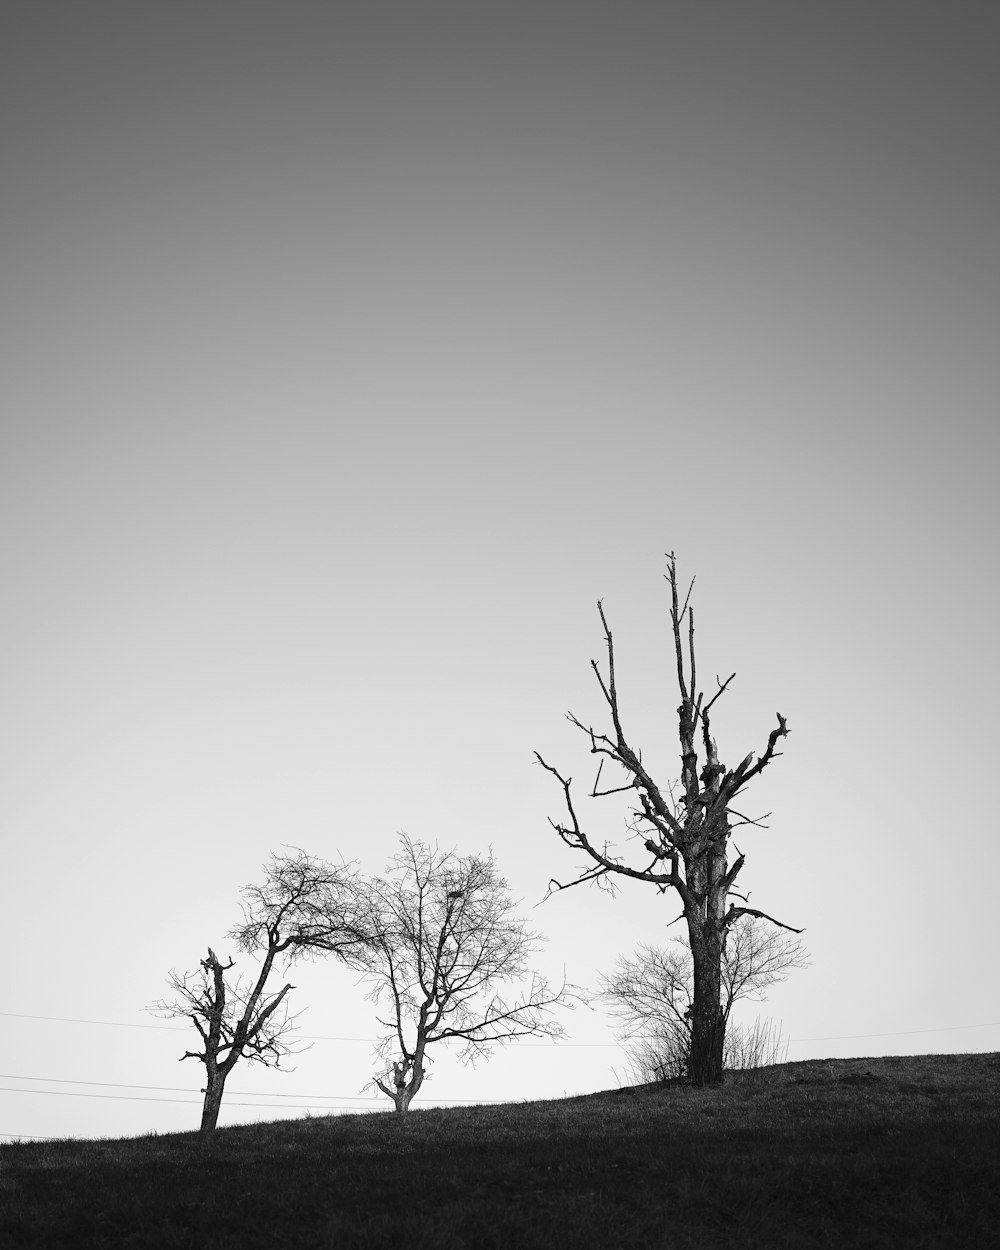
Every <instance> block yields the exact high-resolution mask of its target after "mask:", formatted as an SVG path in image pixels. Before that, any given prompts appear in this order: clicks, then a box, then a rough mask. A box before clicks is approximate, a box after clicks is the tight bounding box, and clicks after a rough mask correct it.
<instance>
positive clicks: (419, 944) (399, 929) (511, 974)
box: [347, 834, 568, 1112]
mask: <svg viewBox="0 0 1000 1250" xmlns="http://www.w3.org/2000/svg"><path fill="white" fill-rule="evenodd" d="M400 840H401V844H402V845H401V849H400V851H399V853H398V854H397V855H396V856H395V857H394V858H393V859H392V860H391V861H390V863H389V866H388V870H387V873H386V877H385V878H384V879H378V878H376V879H375V880H373V881H372V883H371V895H370V900H369V907H368V915H367V918H366V920H365V922H364V927H365V929H366V931H367V932H368V934H369V935H370V938H371V940H370V941H369V942H368V943H366V944H365V945H364V946H363V947H359V948H358V949H357V950H356V951H354V952H352V953H350V954H349V955H348V956H347V960H348V963H349V964H351V965H352V966H354V967H356V968H357V969H358V970H360V971H361V972H362V973H363V974H364V977H365V979H366V980H367V981H368V982H369V983H370V985H371V986H372V989H371V995H370V997H371V998H372V1000H373V1001H374V1002H375V1003H383V1004H385V1006H386V1007H387V1009H388V1011H387V1015H386V1017H385V1018H380V1019H379V1024H380V1025H382V1027H383V1028H385V1029H386V1030H388V1036H387V1037H386V1038H385V1040H384V1041H383V1043H382V1044H381V1046H380V1048H379V1053H380V1054H381V1055H382V1056H383V1058H386V1059H387V1058H388V1056H389V1054H390V1053H392V1052H395V1054H396V1055H398V1056H399V1057H398V1058H397V1059H395V1060H394V1061H393V1062H392V1067H391V1075H390V1073H389V1072H388V1071H387V1070H383V1072H382V1073H381V1074H380V1075H378V1076H376V1077H374V1078H373V1081H374V1083H375V1085H376V1086H377V1087H378V1088H379V1089H380V1090H381V1091H382V1093H383V1094H385V1095H386V1096H387V1097H388V1098H391V1099H392V1101H393V1105H394V1106H395V1108H396V1110H397V1111H398V1112H405V1111H406V1110H408V1108H409V1106H410V1103H411V1102H412V1101H413V1099H414V1097H415V1096H416V1094H417V1093H418V1091H419V1090H420V1088H421V1086H422V1085H423V1083H424V1080H425V1078H426V1075H427V1063H428V1053H427V1052H428V1050H429V1049H430V1048H431V1047H432V1046H437V1045H439V1044H441V1043H447V1042H451V1043H454V1044H457V1045H458V1046H460V1047H461V1052H460V1053H461V1057H462V1058H463V1059H465V1060H467V1061H471V1062H475V1060H476V1059H477V1058H478V1057H480V1056H485V1055H486V1054H487V1053H488V1052H489V1049H490V1047H491V1046H493V1045H495V1044H497V1043H501V1044H502V1043H505V1042H509V1041H511V1040H513V1039H514V1038H517V1037H559V1036H561V1035H562V1033H563V1028H562V1026H561V1025H560V1024H559V1023H558V1022H557V1021H556V1020H554V1019H553V1018H552V1017H551V1015H550V1013H551V1010H552V1008H553V1007H556V1006H560V1005H568V1004H567V1001H566V1000H567V998H568V988H567V987H566V986H565V985H564V986H563V987H562V988H560V989H559V990H554V989H552V988H550V986H549V984H548V982H547V981H546V980H545V978H544V977H542V976H539V975H538V974H537V973H534V972H532V971H531V970H530V968H529V966H528V964H529V961H530V957H531V955H532V954H533V953H534V952H535V951H536V950H537V948H538V946H539V945H540V943H541V940H542V939H541V938H540V937H539V935H538V934H536V933H534V932H533V931H531V930H530V929H528V928H527V926H526V925H525V923H524V922H523V921H522V920H521V919H520V918H518V917H517V916H516V915H515V914H514V903H513V900H512V899H511V898H510V897H509V896H508V894H507V892H506V891H507V883H506V881H504V879H503V878H502V877H501V876H500V874H499V873H498V871H497V869H496V866H495V864H494V862H493V856H492V854H489V855H487V856H477V855H469V856H460V855H458V854H457V853H456V852H455V851H440V850H438V849H437V848H436V847H432V846H428V845H427V844H426V843H424V842H420V841H414V840H411V839H410V838H408V837H407V836H406V835H405V834H402V835H400ZM505 987H511V991H512V992H511V993H510V994H509V995H507V996H505V995H504V994H503V993H501V991H502V990H503V989H504V988H505Z"/></svg>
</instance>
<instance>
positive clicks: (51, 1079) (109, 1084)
mask: <svg viewBox="0 0 1000 1250" xmlns="http://www.w3.org/2000/svg"><path fill="white" fill-rule="evenodd" d="M0 1081H39V1082H48V1083H51V1084H54V1085H95V1086H99V1087H100V1088H103V1089H153V1090H157V1091H159V1092H161V1093H171V1094H198V1093H201V1092H202V1091H201V1090H194V1089H189V1088H188V1087H187V1086H185V1085H133V1084H131V1083H128V1082H122V1081H78V1080H76V1079H75V1078H73V1077H62V1076H18V1075H16V1074H14V1073H11V1072H0ZM12 1088H13V1087H11V1086H8V1085H4V1086H0V1089H6V1090H8V1091H9V1090H11V1089H12ZM14 1092H15V1093H19V1094H62V1093H71V1092H72V1091H70V1090H59V1089H42V1090H36V1089H21V1090H18V1089H15V1090H14ZM226 1092H227V1093H229V1094H235V1095H236V1096H237V1097H245V1098H308V1099H312V1100H315V1101H319V1100H320V1099H326V1098H336V1099H338V1100H339V1101H340V1102H381V1101H382V1096H381V1095H380V1094H303V1093H298V1092H296V1093H290V1094H271V1093H263V1092H262V1091H261V1090H256V1089H233V1090H227V1091H226ZM78 1096H79V1097H89V1098H100V1097H107V1098H111V1097H115V1095H112V1094H106V1095H101V1094H87V1095H84V1094H81V1095H78ZM119 1097H120V1095H119ZM150 1101H157V1100H156V1099H151V1100H150ZM162 1101H164V1102H176V1101H184V1100H183V1099H173V1098H166V1099H163V1100H162ZM440 1101H442V1102H467V1103H473V1104H479V1103H482V1102H497V1101H498V1100H497V1099H479V1098H444V1099H441V1100H440ZM232 1105H237V1104H232ZM253 1105H255V1106H256V1105H260V1106H268V1105H269V1104H267V1103H261V1104H253ZM277 1109H278V1108H277V1107H276V1108H275V1110H277Z"/></svg>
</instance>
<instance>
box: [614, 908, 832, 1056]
mask: <svg viewBox="0 0 1000 1250" xmlns="http://www.w3.org/2000/svg"><path fill="white" fill-rule="evenodd" d="M808 963H809V960H808V956H807V953H806V951H805V948H804V947H803V945H802V941H801V939H800V938H798V937H795V936H793V935H792V934H790V933H786V932H784V931H783V930H778V929H773V928H770V927H766V925H765V922H764V921H761V920H760V919H758V918H757V917H756V916H741V917H740V918H739V919H738V920H737V921H736V922H735V923H734V924H733V925H732V926H731V927H730V929H729V931H728V932H727V934H726V945H725V947H724V948H723V952H722V969H721V971H722V1002H721V1006H722V1016H723V1021H724V1024H725V1026H726V1034H725V1049H724V1052H723V1059H724V1064H725V1067H726V1068H727V1069H730V1070H732V1069H736V1068H745V1067H752V1066H759V1065H760V1064H762V1063H766V1062H768V1061H771V1062H776V1059H774V1058H773V1056H774V1055H775V1054H776V1051H777V1048H778V1047H779V1046H780V1038H779V1037H777V1036H775V1035H774V1032H773V1030H772V1029H771V1028H770V1027H769V1026H766V1025H764V1024H761V1022H760V1021H757V1022H756V1023H755V1024H754V1025H752V1026H750V1027H749V1028H746V1029H736V1030H735V1031H734V1030H733V1029H731V1028H730V1027H729V1025H730V1015H731V1013H732V1010H733V1007H734V1006H735V1005H736V1003H738V1002H740V1001H741V1000H743V999H752V1000H756V1001H761V1000H763V999H764V998H765V997H766V995H767V991H768V990H769V989H770V988H771V986H773V985H777V984H779V983H780V982H782V981H784V980H786V979H787V977H788V976H789V975H790V974H791V973H792V972H793V971H794V970H795V969H796V968H805V967H807V966H808ZM601 988H602V993H603V997H604V998H605V999H606V1000H607V1001H608V1002H609V1004H610V1007H611V1011H612V1014H613V1015H614V1016H616V1017H617V1019H618V1020H619V1021H620V1022H621V1023H622V1026H623V1039H624V1040H627V1041H628V1042H630V1043H631V1050H632V1056H633V1061H634V1063H635V1066H636V1068H637V1070H638V1071H640V1072H642V1073H643V1074H644V1076H645V1079H647V1080H670V1079H674V1078H677V1077H680V1076H682V1075H683V1073H684V1072H685V1071H686V1069H687V1061H688V1056H689V1054H690V1050H691V1016H692V1014H693V1009H694V968H693V962H692V959H691V946H690V943H689V942H688V941H687V940H686V939H685V938H683V937H680V938H675V939H674V941H673V942H672V943H671V946H670V947H669V948H667V947H662V946H648V945H643V946H640V947H639V948H638V950H637V952H636V954H635V955H634V956H632V957H630V958H626V957H624V956H623V957H622V958H620V959H619V960H618V962H617V964H616V965H615V967H614V969H613V971H612V972H611V974H610V975H609V976H606V977H602V978H601Z"/></svg>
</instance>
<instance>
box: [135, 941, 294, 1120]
mask: <svg viewBox="0 0 1000 1250" xmlns="http://www.w3.org/2000/svg"><path fill="white" fill-rule="evenodd" d="M276 953H277V952H276V951H269V952H268V956H269V957H265V960H264V965H263V967H262V968H261V970H260V973H259V975H258V977H257V979H256V980H255V981H254V982H253V984H252V985H251V986H249V987H246V986H243V985H241V984H239V983H237V984H236V985H233V986H230V985H227V984H226V973H227V972H228V971H229V969H230V968H232V966H233V961H232V959H230V960H229V962H228V963H225V964H223V963H222V962H221V961H220V960H219V958H218V956H217V955H216V954H215V951H213V950H212V948H211V947H209V948H208V958H207V959H203V960H202V961H201V967H200V969H199V971H198V972H197V973H188V972H185V973H177V972H171V974H170V978H169V982H168V983H169V985H170V988H171V989H172V990H173V991H174V997H173V998H172V999H161V1000H160V1001H159V1002H157V1003H154V1004H153V1006H152V1008H150V1010H152V1011H154V1012H156V1014H157V1015H161V1016H164V1017H166V1018H168V1019H170V1018H172V1017H178V1016H181V1017H187V1018H188V1019H190V1020H191V1022H192V1023H193V1024H194V1027H195V1028H196V1029H197V1030H198V1034H199V1036H200V1037H201V1041H202V1048H201V1050H186V1051H185V1052H184V1054H183V1055H181V1062H183V1061H184V1060H185V1059H197V1060H199V1061H200V1062H201V1063H203V1064H204V1065H205V1088H204V1090H203V1091H202V1092H203V1093H204V1095H205V1102H204V1105H203V1107H202V1113H201V1136H202V1139H203V1140H205V1141H207V1140H208V1139H209V1138H210V1137H211V1136H212V1134H213V1133H214V1132H215V1127H216V1125H217V1124H218V1122H219V1110H220V1108H221V1106H222V1095H223V1092H224V1091H225V1087H226V1079H227V1078H228V1076H229V1074H230V1072H232V1070H233V1068H235V1067H236V1064H237V1063H238V1062H239V1061H240V1059H243V1058H245V1059H247V1060H248V1061H249V1062H251V1063H261V1064H264V1066H265V1067H278V1066H279V1065H280V1062H281V1059H282V1058H283V1057H284V1056H285V1055H287V1054H289V1053H290V1051H291V1047H290V1046H289V1045H288V1043H287V1042H286V1040H285V1039H286V1038H287V1036H288V1033H289V1031H290V1029H291V1027H292V1021H291V1020H290V1018H289V1017H288V1014H287V1009H285V1010H283V1011H282V1012H281V1013H279V1012H278V1008H279V1007H281V1006H282V1004H283V1003H284V1002H285V998H286V995H287V994H288V993H289V992H290V991H291V990H292V988H293V987H292V986H291V985H285V986H284V987H283V988H282V989H281V990H279V992H278V993H277V994H272V995H270V996H269V997H266V996H265V994H264V989H265V985H266V982H267V979H268V976H269V975H270V972H271V966H272V964H273V962H274V955H275V954H276Z"/></svg>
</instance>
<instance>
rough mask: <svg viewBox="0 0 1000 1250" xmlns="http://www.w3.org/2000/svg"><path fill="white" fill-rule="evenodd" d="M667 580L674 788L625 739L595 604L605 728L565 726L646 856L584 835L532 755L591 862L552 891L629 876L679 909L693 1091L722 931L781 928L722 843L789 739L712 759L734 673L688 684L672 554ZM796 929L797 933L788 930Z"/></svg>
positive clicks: (718, 1028)
mask: <svg viewBox="0 0 1000 1250" xmlns="http://www.w3.org/2000/svg"><path fill="white" fill-rule="evenodd" d="M666 579H667V581H668V582H669V584H670V593H671V607H670V619H671V624H672V630H673V642H674V652H675V659H676V665H677V684H678V688H679V691H680V706H679V707H678V709H677V715H678V735H679V741H680V764H681V769H680V786H679V788H678V789H677V790H675V789H674V787H673V786H672V785H667V786H661V785H660V784H658V783H657V781H656V780H654V778H653V776H652V774H651V773H650V772H649V770H648V767H647V765H646V763H645V762H644V761H643V758H642V754H641V752H640V751H639V750H638V749H637V748H635V747H634V746H633V745H632V744H631V742H630V741H629V740H628V738H627V737H626V735H625V730H624V727H623V724H622V717H621V709H620V706H619V699H618V689H617V686H616V684H615V653H614V643H613V640H612V636H611V630H610V629H609V627H608V622H607V619H606V618H605V615H604V607H603V605H602V604H601V603H600V602H598V605H597V610H598V612H599V614H600V617H601V624H602V626H603V627H604V639H605V643H606V645H607V651H608V667H607V676H606V677H605V676H604V675H603V674H602V672H601V668H600V666H599V665H598V663H597V661H596V660H595V661H591V667H592V668H593V670H594V673H595V675H596V677H597V681H598V683H599V685H600V688H601V693H602V694H603V696H604V699H605V701H606V703H607V705H608V710H609V712H610V716H611V725H612V729H611V732H610V733H599V732H597V730H596V729H594V728H593V727H592V726H587V725H584V724H583V723H582V722H581V721H580V720H578V719H577V718H576V717H575V716H573V715H572V713H570V714H569V720H570V721H571V722H572V723H573V724H574V725H575V726H576V727H577V728H578V729H580V730H581V731H582V732H583V733H584V734H586V736H587V739H588V741H589V743H590V751H591V754H593V755H597V756H600V757H601V759H600V764H599V766H598V770H597V777H596V779H595V781H594V785H593V788H592V791H591V795H590V797H591V798H601V797H605V796H607V795H610V794H620V793H628V794H632V795H633V796H636V797H637V800H638V804H639V806H638V807H637V808H634V809H632V811H631V813H630V818H629V820H630V828H631V830H632V832H633V834H634V835H636V836H637V840H638V842H639V845H640V846H641V847H642V848H643V850H644V851H645V858H638V857H637V856H633V857H632V862H627V861H626V860H625V859H623V858H621V857H619V856H617V855H615V854H613V853H612V851H611V850H610V849H609V848H608V846H607V845H606V844H605V843H603V842H598V841H597V840H596V839H595V838H593V837H592V836H591V835H590V834H589V833H588V831H587V830H586V829H585V828H584V826H583V825H582V824H581V822H580V819H579V817H578V814H577V811H576V807H575V805H574V803H573V798H572V794H571V791H570V786H571V782H572V778H570V777H564V776H563V775H562V774H561V773H560V772H558V770H557V769H555V768H553V767H552V766H551V765H550V764H547V763H546V762H545V760H544V759H543V758H542V756H541V755H540V754H538V752H536V753H535V754H536V757H537V759H538V761H539V763H540V764H541V765H542V767H543V768H545V769H547V770H548V772H550V773H552V775H553V776H554V777H555V778H556V779H557V780H558V781H559V783H560V785H561V786H562V789H563V796H564V800H565V804H566V811H567V817H566V819H565V820H564V821H562V822H560V821H555V820H552V821H550V823H551V824H552V826H553V828H554V829H555V830H556V832H557V833H558V834H559V836H560V838H561V839H562V840H563V841H564V842H565V843H566V845H567V846H569V847H571V848H573V849H574V850H580V851H583V852H584V854H585V855H586V856H587V857H588V858H589V859H590V861H591V866H590V867H588V868H586V869H585V870H584V871H583V872H582V873H581V874H580V875H579V876H578V877H577V878H576V879H575V880H573V881H570V882H567V883H566V885H562V884H561V883H559V882H558V881H553V882H552V883H551V885H552V886H554V887H555V888H556V889H566V888H569V887H570V886H573V885H579V884H580V883H582V882H584V881H598V882H604V883H606V884H610V883H611V882H612V879H613V878H614V877H615V876H625V877H631V878H632V879H633V880H636V881H645V882H648V883H649V884H651V885H654V886H656V887H657V888H658V889H659V890H661V892H666V891H667V890H676V892H677V894H678V895H679V896H680V899H681V903H682V905H683V909H684V910H683V915H684V918H685V920H686V922H687V931H688V939H689V941H690V945H691V957H692V963H693V971H694V985H693V1002H692V1010H691V1042H690V1053H689V1058H688V1077H689V1079H690V1080H691V1081H692V1083H693V1084H695V1085H706V1084H716V1083H718V1082H720V1081H721V1080H722V1073H723V1046H724V1042H725V1018H724V1015H723V1010H722V1005H721V992H722V962H723V947H724V943H725V940H726V933H727V932H728V930H729V929H730V928H731V927H732V925H733V924H735V922H736V921H737V920H738V919H739V917H740V916H746V915H751V916H759V917H761V918H762V919H765V920H770V921H771V922H772V923H773V924H777V925H780V926H781V927H782V928H787V929H791V926H790V925H783V924H782V923H781V922H780V921H778V920H774V918H773V917H771V916H768V915H767V914H766V913H765V912H761V911H758V910H757V909H756V908H753V907H750V906H749V905H748V904H747V901H746V897H745V896H744V895H742V894H739V893H737V891H736V890H735V888H734V887H735V884H736V878H737V877H738V876H739V873H740V870H741V869H742V867H743V862H744V856H743V854H742V852H740V851H739V849H738V848H737V856H736V859H735V860H734V861H733V862H732V863H730V862H729V842H730V838H731V836H732V833H733V830H734V829H735V828H737V827H738V826H740V825H753V824H759V823H760V822H759V821H758V820H751V819H749V818H748V817H746V816H743V815H742V814H741V813H740V812H738V811H737V810H736V808H735V807H734V806H733V804H734V803H735V801H736V799H737V798H738V796H739V795H740V794H742V792H743V791H744V790H745V789H746V787H747V786H748V785H749V783H750V782H751V781H752V780H753V779H754V778H755V777H757V776H758V775H759V774H760V773H761V772H763V770H764V769H765V768H766V767H767V765H768V764H770V763H771V761H772V760H773V759H775V758H777V756H778V755H779V754H780V752H778V751H777V750H776V747H777V745H778V743H779V742H780V740H781V739H782V738H784V737H785V736H786V735H787V733H788V727H787V724H786V722H785V718H784V717H783V716H782V715H781V714H780V712H779V713H778V714H777V720H778V723H777V726H776V727H775V728H774V729H772V730H771V733H770V735H769V736H768V739H767V744H766V746H765V748H764V750H763V752H762V753H761V754H760V756H759V757H758V758H757V759H756V761H755V759H754V754H753V753H752V752H751V753H750V754H749V755H747V756H746V758H745V759H743V760H742V761H741V763H739V764H738V765H737V766H736V767H735V768H732V769H730V768H727V767H726V765H725V764H723V763H722V761H721V760H720V758H719V750H718V747H717V745H716V742H715V739H714V738H713V737H712V733H711V725H710V713H711V711H712V709H713V707H714V706H715V703H716V701H717V700H718V699H719V698H720V697H721V696H722V695H723V694H724V693H725V691H726V690H727V689H728V688H729V685H730V683H731V682H732V680H733V677H735V673H734V674H732V676H730V677H728V678H727V679H726V681H724V682H718V681H717V683H716V684H717V686H718V689H717V690H716V691H715V692H714V693H713V694H712V695H711V697H710V698H706V696H705V693H704V691H702V690H699V688H698V684H697V670H696V664H695V647H694V611H693V609H692V607H691V602H690V601H691V591H692V589H693V587H694V581H693V580H692V582H691V585H690V586H689V587H688V591H687V594H686V596H685V598H684V601H683V604H682V603H681V601H680V595H679V589H678V583H677V563H676V560H675V558H674V555H673V553H671V554H670V555H669V556H668V557H667V574H666ZM604 759H610V760H611V761H612V762H613V763H615V764H617V765H618V766H619V767H620V768H621V769H622V770H623V771H624V773H625V775H626V777H627V780H626V781H625V783H624V784H623V785H618V786H612V787H611V788H610V789H605V790H599V789H598V786H599V785H600V777H601V767H600V765H603V763H604ZM730 894H733V895H734V896H735V897H736V898H738V899H740V900H741V901H742V903H743V906H736V904H734V903H730V902H729V895H730ZM792 931H793V932H796V933H799V932H801V930H799V929H794V930H792Z"/></svg>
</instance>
